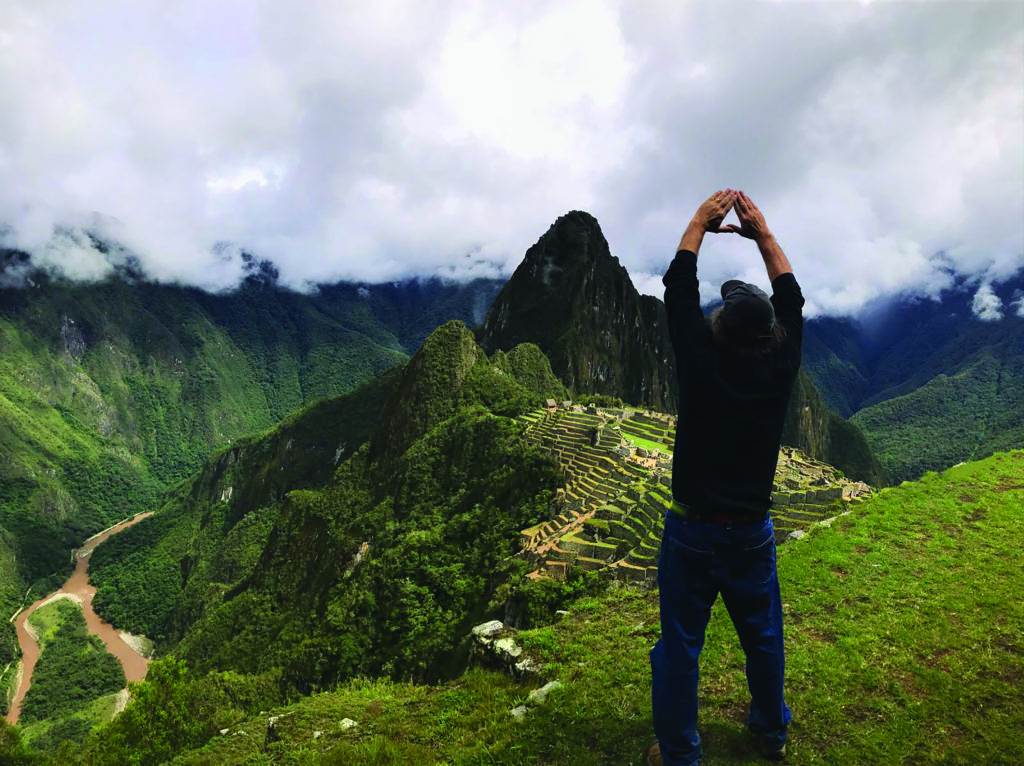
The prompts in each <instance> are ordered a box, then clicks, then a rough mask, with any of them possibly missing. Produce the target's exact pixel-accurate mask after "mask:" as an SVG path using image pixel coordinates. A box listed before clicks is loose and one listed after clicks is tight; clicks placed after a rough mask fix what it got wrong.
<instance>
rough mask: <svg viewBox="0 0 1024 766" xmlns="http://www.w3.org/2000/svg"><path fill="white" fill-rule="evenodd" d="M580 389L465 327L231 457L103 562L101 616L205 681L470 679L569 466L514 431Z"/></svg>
mask: <svg viewBox="0 0 1024 766" xmlns="http://www.w3.org/2000/svg"><path fill="white" fill-rule="evenodd" d="M552 396H558V397H564V396H565V390H564V388H563V387H562V385H561V384H560V383H559V382H558V381H557V379H556V378H555V377H554V375H553V374H552V373H551V371H550V367H549V366H548V363H547V360H546V359H545V357H544V356H543V355H542V354H541V353H540V352H539V350H537V349H536V347H533V348H529V347H519V348H515V349H512V350H511V351H509V352H508V353H502V354H495V355H494V357H493V358H491V359H489V358H488V357H487V356H486V355H485V354H484V352H483V351H482V350H481V349H480V348H479V347H478V346H477V345H476V343H475V342H474V339H473V335H472V333H471V332H470V331H469V330H468V329H467V328H466V327H465V325H463V324H462V323H461V322H458V321H452V322H448V323H446V324H444V325H442V326H441V327H439V328H438V329H437V330H435V331H434V332H433V333H432V334H431V335H430V336H429V337H428V338H427V340H426V341H424V343H423V345H422V346H421V348H420V349H419V351H418V352H417V353H416V354H415V355H414V356H413V358H412V359H411V360H410V361H409V362H408V364H406V365H404V366H403V367H402V368H400V369H395V370H393V371H391V372H389V373H388V374H387V375H385V376H383V377H381V378H379V379H377V380H374V381H371V382H369V383H367V384H364V385H363V386H362V387H360V388H359V389H357V390H356V391H354V392H352V393H350V394H347V395H344V396H342V397H339V398H337V399H334V400H328V401H325V402H322V403H320V404H317V405H314V406H313V407H312V408H309V409H307V410H305V411H303V412H301V413H298V414H297V415H295V416H293V417H292V418H290V419H289V420H288V421H287V422H286V423H284V424H283V425H282V426H281V427H279V428H277V429H275V430H273V431H271V432H270V433H269V434H267V435H266V436H263V437H253V438H251V439H247V440H244V441H243V442H240V443H238V444H236V445H233V446H232V447H231V448H229V449H227V450H225V451H223V452H221V453H220V454H218V455H217V456H216V457H215V458H213V459H212V460H211V461H210V462H209V463H208V464H207V467H206V468H205V469H204V470H203V471H201V472H200V473H199V475H198V476H197V477H196V478H195V479H194V480H193V481H191V482H190V483H184V484H182V485H181V486H180V487H179V488H178V489H177V490H176V491H175V493H174V494H173V496H172V497H170V498H169V500H168V502H167V503H166V505H165V506H164V507H163V508H162V509H161V510H160V511H159V513H157V514H156V515H155V516H154V517H152V519H149V520H147V521H145V522H142V523H140V524H138V525H137V526H136V527H133V528H132V529H130V530H128V531H126V532H124V533H122V534H121V535H119V536H118V537H117V538H116V539H114V540H111V541H110V543H109V544H107V545H105V546H103V547H101V548H100V549H98V550H97V552H96V553H95V554H93V556H94V558H93V560H92V564H91V569H90V571H91V573H92V578H93V582H94V583H96V585H97V587H98V593H97V596H96V599H95V606H96V608H97V610H98V611H100V612H101V614H103V615H104V616H105V617H107V618H108V619H111V620H112V621H113V622H114V623H115V624H117V625H119V626H123V627H125V628H127V629H130V630H132V631H136V632H140V633H146V634H147V635H149V636H150V637H152V638H155V639H156V640H157V641H158V642H159V643H160V645H161V646H162V647H163V648H164V649H167V648H171V647H173V651H174V653H175V654H176V655H178V656H180V657H183V658H185V659H187V660H188V661H189V662H190V663H191V664H193V665H194V666H195V667H196V668H197V669H200V670H201V671H204V672H205V671H209V670H228V669H231V670H235V671H240V672H245V673H263V672H269V671H273V670H276V671H278V672H280V673H282V674H283V680H284V681H283V682H284V684H285V686H286V688H291V689H299V690H302V691H308V690H309V689H312V688H318V687H319V686H321V685H323V684H328V683H332V682H334V681H337V680H339V679H343V678H348V677H351V676H353V675H357V674H372V675H380V674H384V675H397V676H412V677H423V678H427V677H437V676H444V675H445V674H447V673H449V672H450V669H451V667H454V666H455V665H457V657H458V656H459V651H460V647H461V646H462V642H463V639H464V636H465V634H466V632H467V631H468V628H469V627H470V626H471V625H472V623H473V621H474V620H477V619H479V617H480V616H481V615H482V614H483V613H485V611H486V610H487V609H488V608H493V607H491V599H492V598H493V597H494V596H495V593H496V589H497V588H498V586H499V585H501V584H502V583H503V582H504V581H506V580H508V579H510V578H513V577H516V576H521V575H522V574H523V573H524V571H525V565H524V564H521V563H520V562H518V561H514V560H512V558H511V556H512V554H513V553H514V552H515V545H516V540H517V534H518V530H519V529H521V528H523V527H526V526H529V525H531V524H535V523H537V522H538V521H540V520H541V519H542V518H544V516H545V514H547V513H548V509H549V506H550V500H551V495H552V492H553V490H554V487H555V485H556V484H557V481H558V471H557V467H556V464H555V463H554V461H553V460H552V459H551V458H550V457H549V456H548V455H546V454H545V453H544V452H543V451H542V450H540V449H538V448H537V447H535V446H533V445H531V444H530V443H529V442H528V441H527V440H526V439H525V438H524V436H523V431H524V430H525V426H524V424H523V423H521V422H520V421H518V420H516V419H515V416H516V415H518V414H520V413H522V412H524V411H526V410H528V409H531V408H534V407H537V406H538V405H539V404H540V403H541V402H542V401H543V400H544V399H545V398H548V397H552Z"/></svg>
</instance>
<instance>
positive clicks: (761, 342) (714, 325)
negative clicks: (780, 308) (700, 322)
mask: <svg viewBox="0 0 1024 766" xmlns="http://www.w3.org/2000/svg"><path fill="white" fill-rule="evenodd" d="M723 308H724V306H719V307H718V308H716V309H715V310H714V311H712V312H711V316H710V317H708V322H710V324H711V337H712V338H714V341H715V345H716V346H718V347H720V348H724V349H727V350H729V351H731V352H733V353H735V354H736V355H737V356H745V357H752V358H762V357H766V356H770V355H771V354H772V353H774V352H775V351H778V350H779V348H780V347H781V346H782V342H783V341H784V340H785V339H786V328H785V327H783V326H782V323H781V322H779V321H778V320H776V321H775V323H774V324H773V325H772V329H771V330H770V331H769V332H768V333H767V334H765V335H753V336H751V335H748V334H746V333H742V332H735V331H730V330H729V328H727V327H726V326H725V324H724V323H723V322H722V309H723Z"/></svg>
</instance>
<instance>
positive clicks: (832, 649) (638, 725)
mask: <svg viewBox="0 0 1024 766" xmlns="http://www.w3.org/2000/svg"><path fill="white" fill-rule="evenodd" d="M1022 505H1024V452H1021V451H1017V452H1012V453H1002V454H998V455H995V456H993V457H990V458H988V459H986V460H983V461H979V462H975V463H970V464H966V465H963V466H959V467H957V468H953V469H950V470H948V471H946V472H944V473H942V474H933V473H929V474H927V475H926V476H925V477H923V478H922V479H921V480H920V481H919V482H915V483H908V484H904V485H902V486H899V487H895V488H890V489H886V490H883V491H882V492H880V493H878V494H877V495H875V496H873V497H872V498H870V499H868V500H867V501H865V502H864V503H863V504H861V505H860V506H858V507H857V508H856V510H855V511H853V512H852V513H850V514H848V515H847V516H844V517H842V518H840V519H838V520H836V521H835V522H834V523H832V524H831V525H830V526H828V527H819V528H815V529H814V530H813V531H812V532H811V533H810V534H809V535H808V536H807V537H805V538H804V539H802V540H800V541H796V542H791V543H787V544H786V545H784V546H782V547H781V548H780V550H779V574H780V578H781V582H782V594H783V601H784V611H785V615H786V646H787V652H788V655H787V674H788V675H787V689H788V701H789V704H790V706H791V707H792V708H793V711H794V723H793V725H792V729H791V734H792V739H791V745H790V749H789V750H790V755H789V759H788V761H789V762H790V763H793V764H833V763H865V764H892V763H925V764H928V763H934V764H973V763H987V764H1015V763H1020V762H1022V761H1024V743H1022V741H1021V739H1020V737H1019V732H1020V731H1021V730H1022V728H1024V701H1022V700H1021V697H1020V693H1019V689H1020V681H1021V678H1022V674H1024V651H1022V650H1024V647H1022V645H1021V634H1020V626H1021V625H1022V624H1024V605H1022V602H1021V601H1020V599H1019V598H1018V597H1017V594H1018V593H1019V591H1020V589H1021V587H1024V573H1022V570H1021V568H1020V566H1019V556H1018V553H1019V550H1020V547H1021V544H1022V542H1024V539H1022V536H1021V529H1022V525H1021V521H1022V519H1021V510H1020V509H1021V507H1022ZM657 636H658V612H657V598H656V592H655V591H653V590H646V589H643V588H636V587H631V586H622V587H619V588H612V589H611V590H609V591H607V592H606V593H604V594H602V595H598V596H595V597H591V598H585V599H583V600H580V601H578V602H577V603H575V604H574V605H573V606H571V607H570V609H569V611H568V613H567V614H566V615H565V616H563V617H562V618H561V619H560V620H559V621H558V622H557V623H556V624H553V625H550V626H547V627H541V628H536V629H533V630H528V631H523V632H521V633H519V634H518V636H517V637H516V640H517V641H518V642H519V643H520V644H521V645H522V646H523V647H524V648H525V650H526V652H527V653H529V654H530V655H531V656H533V657H535V658H536V659H537V661H538V662H539V663H540V664H541V667H542V671H543V678H545V679H556V680H558V681H560V682H561V683H562V684H563V687H562V688H561V689H557V690H555V691H553V692H552V693H551V694H550V696H549V698H548V700H547V702H545V703H544V704H542V705H531V706H530V708H529V712H528V713H527V716H526V718H525V720H523V721H522V722H516V721H515V720H514V719H513V717H512V716H511V715H510V712H509V711H510V710H511V709H512V708H513V707H515V706H517V705H519V704H521V703H523V701H524V699H525V698H526V696H527V694H528V693H529V691H530V690H531V689H532V688H534V687H536V686H537V685H538V684H539V683H540V682H539V681H536V680H535V681H532V682H530V683H528V684H521V683H519V682H516V681H514V680H512V679H511V678H509V677H508V676H506V675H504V674H501V673H498V672H495V671H489V670H484V669H479V668H476V669H471V670H470V671H468V672H467V673H466V674H464V675H463V676H461V677H460V678H458V679H457V680H455V681H452V682H449V683H446V684H440V685H435V686H426V685H416V684H409V683H394V682H390V681H367V680H362V681H353V682H350V683H348V684H345V685H343V686H340V687H338V688H337V689H334V690H332V691H329V692H324V693H321V694H317V695H314V696H312V697H308V698H305V699H302V700H301V701H298V702H296V703H294V704H292V705H290V706H288V707H285V708H281V709H277V710H270V711H269V712H265V713H262V714H259V715H256V713H257V712H258V711H256V710H253V714H251V715H246V714H245V711H244V710H243V709H241V708H240V707H239V706H237V705H235V706H232V705H230V704H227V703H225V704H223V705H222V706H221V708H220V709H219V710H218V711H216V712H214V713H213V714H212V719H211V720H209V721H203V722H202V725H200V723H199V722H198V721H192V720H191V719H189V717H188V716H187V715H185V714H182V716H180V717H177V718H176V717H175V716H169V717H166V716H161V714H160V713H158V712H156V711H153V710H147V709H144V708H142V707H141V706H140V705H137V704H135V703H133V704H132V705H131V706H129V713H130V715H129V714H126V715H125V716H124V717H123V718H121V719H118V720H116V721H115V722H113V723H112V724H111V725H110V726H108V727H106V728H105V729H103V730H101V731H99V732H97V734H96V735H94V736H93V738H92V739H91V741H90V743H89V745H88V747H87V748H86V749H85V750H84V751H83V752H82V754H81V755H80V756H79V758H80V759H84V760H82V762H89V763H97V764H102V763H119V762H126V761H118V760H117V759H118V758H125V759H126V758H127V753H128V752H129V749H128V748H131V749H130V752H132V753H134V754H135V755H136V756H137V757H138V760H137V761H135V762H138V763H154V762H156V761H155V760H151V759H149V760H148V759H147V753H150V754H151V753H153V751H152V750H148V751H147V744H146V743H147V742H148V741H149V739H150V738H143V737H141V736H140V734H141V732H144V731H145V730H147V727H151V729H152V731H153V732H154V737H153V741H154V742H155V741H159V742H160V743H161V747H164V748H165V749H164V750H163V751H162V756H161V757H166V756H167V755H168V754H169V753H170V752H172V751H173V750H174V749H175V747H180V748H184V750H182V752H180V753H179V756H178V758H177V760H175V761H174V763H176V764H221V763H223V764H228V763H242V762H245V763H251V764H270V763H283V764H307V763H329V764H406V763H423V764H430V763H436V764H477V763H494V764H524V765H525V764H546V765H548V764H573V765H574V766H576V765H577V764H594V765H595V766H596V765H598V764H639V763H640V753H641V752H642V750H643V749H644V748H645V747H646V745H647V744H648V743H649V742H650V740H651V736H652V734H651V723H650V712H649V705H650V702H649V697H650V669H649V664H648V659H647V652H648V650H649V649H650V647H651V645H652V644H653V642H654V641H655V640H656V639H657ZM702 663H703V666H702V675H701V693H702V699H703V702H702V713H701V715H702V719H701V720H702V723H701V726H702V729H703V732H704V737H705V744H706V751H707V763H708V764H711V765H712V766H714V764H754V763H758V762H759V761H757V760H756V759H755V757H754V755H753V753H752V751H751V748H750V743H749V742H748V740H747V738H746V736H745V733H744V731H743V727H742V720H743V715H744V712H745V700H746V694H747V692H746V687H745V681H744V678H743V670H742V664H743V663H742V654H741V652H740V649H739V647H738V644H737V641H736V638H735V636H734V634H733V631H732V627H731V624H730V623H729V620H728V616H727V615H726V613H725V611H724V609H723V608H722V606H721V604H720V603H719V604H718V605H716V607H715V609H714V612H713V615H712V620H711V624H710V626H709V630H708V641H707V646H706V649H705V653H704V655H703V658H702ZM173 675H174V674H173V672H164V671H161V672H160V674H159V676H155V677H154V680H153V681H152V682H151V681H147V682H146V683H144V684H143V689H145V692H144V693H145V694H147V695H156V694H160V695H162V696H161V698H162V699H169V698H174V696H175V694H176V690H177V689H178V688H179V687H180V685H184V684H186V682H185V681H184V680H178V681H175V680H174V678H173ZM188 683H192V682H188ZM151 684H152V685H154V686H158V687H159V688H149V687H150V685H151ZM178 693H180V692H178ZM263 709H264V710H266V708H263ZM271 715H272V716H283V717H281V718H278V719H276V720H275V722H274V725H273V727H272V734H271V736H268V717H269V716H271ZM345 718H349V719H352V720H353V721H356V722H357V726H355V727H351V728H346V725H343V724H342V721H343V719H345ZM167 721H170V725H169V727H168V728H165V729H161V725H162V723H166V722H167ZM221 728H226V729H228V733H227V734H226V735H224V736H219V735H216V734H215V732H216V731H217V730H218V729H221ZM200 729H203V731H205V732H206V734H205V735H204V734H203V733H202V731H200ZM156 732H160V736H159V737H156V734H155V733H156ZM204 736H205V737H207V738H209V743H208V744H207V745H205V746H204V747H202V748H201V749H192V748H194V747H195V746H196V743H197V741H198V740H202V739H203V738H204ZM175 738H177V739H176V741H177V742H178V743H179V744H178V745H177V746H175V745H169V744H167V743H168V742H169V741H171V740H175ZM112 743H120V747H122V748H125V749H121V750H118V749H117V747H114V746H113V745H112Z"/></svg>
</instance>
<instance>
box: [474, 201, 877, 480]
mask: <svg viewBox="0 0 1024 766" xmlns="http://www.w3.org/2000/svg"><path fill="white" fill-rule="evenodd" d="M478 336H479V339H480V344H481V345H482V346H483V347H484V348H485V349H487V350H488V351H493V350H497V349H506V348H510V347H511V346H513V345H515V344H517V343H522V342H530V343H535V344H536V345H537V346H539V347H540V348H541V350H542V351H544V353H545V354H547V356H548V357H549V358H550V360H551V368H552V369H553V370H554V372H555V374H556V375H558V376H559V378H561V380H562V381H563V382H564V383H565V384H566V386H568V387H569V389H570V390H572V391H575V392H577V393H599V394H611V395H614V396H618V397H621V398H622V399H623V400H624V401H626V402H628V403H630V404H634V405H640V406H647V407H651V408H653V409H656V410H660V411H662V412H674V411H675V408H676V397H677V383H676V377H675V368H674V359H673V356H674V355H673V354H672V347H671V342H670V340H669V336H668V326H667V318H666V314H665V305H664V304H663V303H662V302H661V301H660V300H658V299H657V298H654V297H651V296H649V295H640V294H639V293H638V292H637V290H636V288H635V287H634V286H633V283H632V282H631V281H630V279H629V275H628V274H627V273H626V270H625V269H624V268H623V267H622V266H621V265H620V264H619V261H618V258H616V257H614V256H613V255H612V254H611V252H610V251H609V249H608V242H607V241H606V240H605V238H604V235H603V234H602V233H601V227H600V226H599V225H598V222H597V220H596V219H595V218H594V217H593V216H591V215H590V214H589V213H585V212H582V211H579V210H574V211H571V212H569V213H566V214H565V215H563V216H561V217H560V218H558V220H556V221H555V222H554V223H553V224H552V225H551V227H550V228H549V229H548V230H547V232H545V233H544V235H543V236H541V238H540V239H539V240H537V242H536V243H535V244H534V245H533V246H532V247H530V249H529V250H527V251H526V256H525V257H524V259H523V261H522V263H520V264H519V266H518V267H517V268H516V270H515V272H514V273H513V274H512V277H511V278H510V279H509V280H508V282H507V283H506V284H505V286H504V287H503V288H502V289H501V292H500V293H498V296H497V298H495V300H494V303H493V305H492V306H491V309H490V311H489V312H488V314H487V319H486V320H485V321H484V323H483V325H482V326H481V328H480V331H479V333H478ZM784 442H785V443H786V444H790V445H793V446H796V447H799V448H800V449H802V450H804V451H805V452H807V453H808V454H810V455H811V456H813V457H814V458H817V459H819V460H823V461H825V462H826V463H830V464H832V465H835V466H837V467H839V468H841V469H842V470H843V471H845V472H846V473H847V474H848V475H849V476H851V477H853V478H856V479H860V480H863V481H866V482H868V483H870V484H882V483H884V482H885V480H886V477H885V475H884V473H883V471H882V469H881V467H880V466H879V464H878V461H877V460H876V459H875V457H874V456H873V455H872V454H871V450H870V448H869V447H868V444H867V441H866V440H865V439H864V437H863V435H862V434H861V433H860V430H859V428H858V427H857V426H856V425H853V424H850V423H848V422H846V421H844V420H843V419H842V418H840V417H839V416H837V415H836V414H835V413H834V412H832V411H831V410H830V409H829V407H828V406H827V405H826V403H825V401H824V400H823V399H822V397H821V396H820V395H819V394H818V392H817V390H816V387H815V384H814V382H813V381H812V380H811V379H810V378H809V377H807V375H806V374H805V373H803V372H801V376H800V381H799V384H798V385H797V386H796V388H795V390H794V394H793V397H792V400H791V402H790V409H789V414H788V417H787V422H786V429H785V432H784Z"/></svg>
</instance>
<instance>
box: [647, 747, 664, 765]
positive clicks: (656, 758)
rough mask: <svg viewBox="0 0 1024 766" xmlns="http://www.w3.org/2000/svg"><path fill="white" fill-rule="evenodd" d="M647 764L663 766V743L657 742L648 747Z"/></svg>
mask: <svg viewBox="0 0 1024 766" xmlns="http://www.w3.org/2000/svg"><path fill="white" fill-rule="evenodd" d="M646 763H647V766H661V745H659V744H658V743H657V742H655V743H654V744H653V745H651V746H650V747H649V748H647V762H646Z"/></svg>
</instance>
